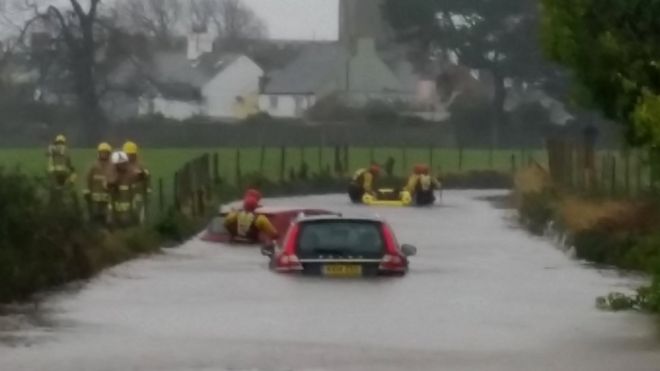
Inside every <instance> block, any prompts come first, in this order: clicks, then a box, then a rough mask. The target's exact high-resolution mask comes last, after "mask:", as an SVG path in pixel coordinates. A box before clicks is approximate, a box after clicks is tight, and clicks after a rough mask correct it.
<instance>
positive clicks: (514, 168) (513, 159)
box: [511, 153, 518, 174]
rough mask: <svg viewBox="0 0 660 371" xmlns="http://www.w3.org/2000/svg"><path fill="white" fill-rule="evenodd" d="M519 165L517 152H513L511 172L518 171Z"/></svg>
mask: <svg viewBox="0 0 660 371" xmlns="http://www.w3.org/2000/svg"><path fill="white" fill-rule="evenodd" d="M517 167H518V166H517V165H516V154H515V153H512V154H511V173H512V174H515V173H516V171H517V170H518V169H517Z"/></svg>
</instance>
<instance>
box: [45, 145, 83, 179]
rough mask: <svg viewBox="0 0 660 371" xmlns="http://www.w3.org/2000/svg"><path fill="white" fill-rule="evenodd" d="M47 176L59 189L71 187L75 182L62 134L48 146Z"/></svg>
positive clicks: (74, 173)
mask: <svg viewBox="0 0 660 371" xmlns="http://www.w3.org/2000/svg"><path fill="white" fill-rule="evenodd" d="M46 156H47V157H48V176H49V179H50V180H51V182H52V184H53V185H54V186H55V187H56V188H59V189H62V188H64V187H66V186H69V185H73V184H75V182H76V171H75V169H74V167H73V164H72V162H71V156H70V155H69V149H68V148H67V145H66V137H65V136H64V135H62V134H60V135H58V136H56V137H55V139H54V140H53V143H52V144H51V145H49V146H48V151H47V153H46Z"/></svg>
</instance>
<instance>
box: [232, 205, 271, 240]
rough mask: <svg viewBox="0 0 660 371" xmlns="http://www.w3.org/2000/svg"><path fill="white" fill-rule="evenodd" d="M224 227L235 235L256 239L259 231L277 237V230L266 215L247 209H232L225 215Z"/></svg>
mask: <svg viewBox="0 0 660 371" xmlns="http://www.w3.org/2000/svg"><path fill="white" fill-rule="evenodd" d="M225 228H227V230H228V231H230V233H231V234H232V235H234V236H235V237H241V238H245V239H250V240H253V241H256V240H258V239H259V232H261V233H264V234H266V235H267V236H268V237H270V238H277V235H278V233H277V230H276V229H275V227H273V225H272V224H271V222H270V221H269V220H268V218H267V217H265V216H264V215H261V214H256V213H253V212H249V211H238V212H236V211H234V212H231V213H229V214H228V215H227V216H226V217H225Z"/></svg>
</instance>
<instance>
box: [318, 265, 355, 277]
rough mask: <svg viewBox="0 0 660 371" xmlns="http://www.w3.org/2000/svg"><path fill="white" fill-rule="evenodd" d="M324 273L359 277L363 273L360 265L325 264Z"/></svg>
mask: <svg viewBox="0 0 660 371" xmlns="http://www.w3.org/2000/svg"><path fill="white" fill-rule="evenodd" d="M323 274H324V275H326V276H331V277H359V276H361V275H362V266H360V265H340V264H333V265H324V266H323Z"/></svg>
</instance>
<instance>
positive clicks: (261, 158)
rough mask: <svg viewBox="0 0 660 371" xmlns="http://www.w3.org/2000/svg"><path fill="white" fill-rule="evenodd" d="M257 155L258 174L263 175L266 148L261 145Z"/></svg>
mask: <svg viewBox="0 0 660 371" xmlns="http://www.w3.org/2000/svg"><path fill="white" fill-rule="evenodd" d="M260 151H261V152H260V153H259V174H261V175H263V174H264V169H265V166H266V146H264V145H262V146H261V149H260Z"/></svg>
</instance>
